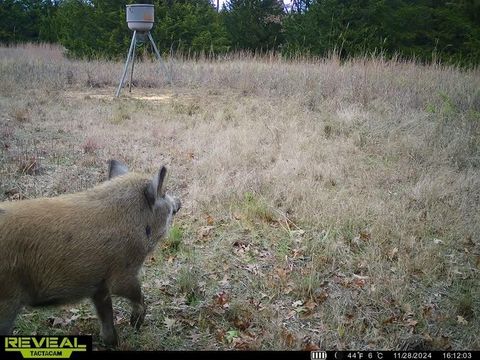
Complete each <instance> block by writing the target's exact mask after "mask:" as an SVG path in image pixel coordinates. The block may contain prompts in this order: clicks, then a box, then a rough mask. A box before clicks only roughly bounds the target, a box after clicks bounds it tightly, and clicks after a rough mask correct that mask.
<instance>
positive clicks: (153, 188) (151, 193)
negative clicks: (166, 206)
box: [145, 166, 167, 208]
mask: <svg viewBox="0 0 480 360" xmlns="http://www.w3.org/2000/svg"><path fill="white" fill-rule="evenodd" d="M166 174H167V168H166V167H165V166H162V168H161V169H160V170H159V172H158V173H156V174H155V176H154V177H153V179H152V181H151V182H150V183H149V184H148V185H147V187H146V189H145V197H146V198H147V202H148V205H150V207H151V208H152V207H153V205H154V204H155V201H157V199H158V198H160V197H162V196H164V195H165V192H164V190H163V180H165V175H166Z"/></svg>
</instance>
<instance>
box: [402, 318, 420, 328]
mask: <svg viewBox="0 0 480 360" xmlns="http://www.w3.org/2000/svg"><path fill="white" fill-rule="evenodd" d="M405 323H406V324H407V326H411V327H415V326H417V324H418V321H417V320H413V319H408V320H407V321H405Z"/></svg>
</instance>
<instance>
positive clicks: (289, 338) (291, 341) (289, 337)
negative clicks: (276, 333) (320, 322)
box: [282, 330, 297, 348]
mask: <svg viewBox="0 0 480 360" xmlns="http://www.w3.org/2000/svg"><path fill="white" fill-rule="evenodd" d="M282 338H283V341H284V342H285V345H287V346H288V347H290V348H291V347H293V346H294V345H295V343H296V342H297V339H296V338H295V336H294V335H293V334H292V333H291V332H288V331H286V330H284V331H283V332H282Z"/></svg>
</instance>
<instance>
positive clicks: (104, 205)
mask: <svg viewBox="0 0 480 360" xmlns="http://www.w3.org/2000/svg"><path fill="white" fill-rule="evenodd" d="M111 167H112V166H111V165H110V171H111V170H112V168H111ZM125 169H126V168H125ZM163 169H164V168H162V171H164V170H163ZM118 175H121V176H117V177H115V178H113V179H112V180H109V181H107V182H105V183H103V184H101V185H99V186H97V187H95V188H93V189H91V190H88V191H85V192H82V193H77V194H71V195H63V196H59V197H55V198H41V199H33V200H24V201H18V202H12V203H3V204H2V209H0V210H1V211H0V214H1V215H2V216H1V218H0V246H1V248H2V249H4V250H3V251H2V252H1V253H0V294H1V295H0V334H5V333H8V332H9V331H10V330H11V327H12V325H13V322H14V320H15V317H16V315H17V313H18V312H19V311H20V309H21V307H22V306H24V305H30V306H43V305H48V304H62V303H68V302H74V301H78V300H80V299H82V298H86V297H89V298H92V300H93V302H94V304H95V306H96V308H97V312H98V315H99V317H100V320H101V322H102V333H103V337H104V341H105V342H106V343H107V344H111V345H115V344H116V343H117V335H116V333H115V329H114V327H113V315H112V309H111V300H110V295H111V294H115V295H119V296H123V297H126V298H128V299H130V300H131V301H132V305H133V312H132V319H131V322H132V325H134V326H136V327H137V328H138V327H139V326H140V325H141V323H142V322H143V317H144V315H145V307H144V304H143V295H142V293H141V289H140V284H139V281H138V279H137V274H138V272H139V269H140V268H141V266H142V264H143V261H144V260H145V257H146V256H147V254H148V253H149V252H150V251H152V250H153V248H154V246H155V244H156V243H158V241H159V240H160V239H161V238H162V236H163V235H164V234H165V233H166V231H167V229H168V226H169V222H170V219H171V216H172V213H173V212H174V211H175V212H176V211H177V210H178V207H179V202H178V201H175V200H174V199H172V198H170V197H160V196H157V194H156V193H155V194H154V195H153V196H154V197H155V199H154V204H153V205H152V204H149V203H148V201H147V199H146V197H145V189H147V188H149V187H151V186H152V180H151V178H149V177H147V176H145V175H141V174H135V173H128V174H123V173H118ZM115 176H116V175H115ZM155 178H158V176H157V177H154V179H155ZM156 185H157V184H155V186H156ZM147 227H148V228H149V229H150V232H149V235H148V236H147V234H146V228H147Z"/></svg>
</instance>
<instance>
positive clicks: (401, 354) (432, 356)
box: [310, 351, 480, 360]
mask: <svg viewBox="0 0 480 360" xmlns="http://www.w3.org/2000/svg"><path fill="white" fill-rule="evenodd" d="M475 355H480V352H478V351H312V352H311V353H310V359H311V360H325V359H336V360H423V359H426V360H436V359H439V360H468V359H475V358H478V357H477V356H475Z"/></svg>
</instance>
